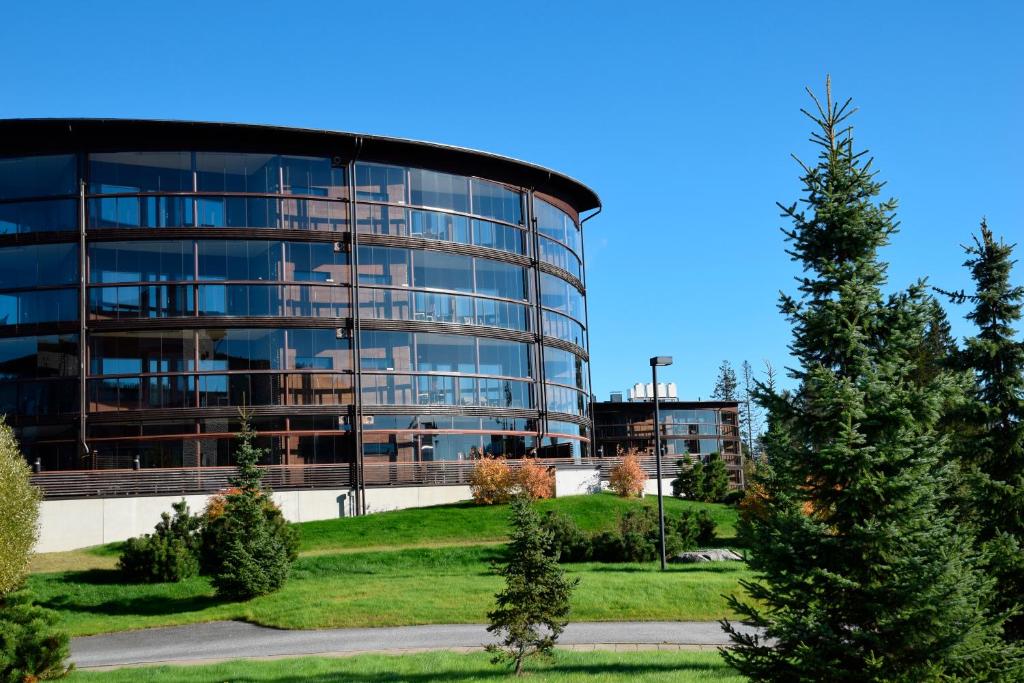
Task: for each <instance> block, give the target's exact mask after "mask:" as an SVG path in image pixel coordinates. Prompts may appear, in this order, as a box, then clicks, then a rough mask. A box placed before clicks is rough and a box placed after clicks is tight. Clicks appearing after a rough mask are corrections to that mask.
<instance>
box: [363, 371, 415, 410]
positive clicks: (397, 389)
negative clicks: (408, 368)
mask: <svg viewBox="0 0 1024 683" xmlns="http://www.w3.org/2000/svg"><path fill="white" fill-rule="evenodd" d="M413 379H414V377H413V376H411V375H394V374H386V375H371V374H367V375H363V377H362V400H363V403H365V404H367V405H380V406H386V405H415V404H416V401H415V400H414V397H415V394H416V392H415V391H414V390H413Z"/></svg>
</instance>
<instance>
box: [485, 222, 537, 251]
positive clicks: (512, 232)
mask: <svg viewBox="0 0 1024 683" xmlns="http://www.w3.org/2000/svg"><path fill="white" fill-rule="evenodd" d="M525 234H526V233H524V232H523V231H522V230H520V229H519V228H513V227H510V226H508V225H502V224H500V223H492V222H491V221H481V220H476V219H474V220H473V244H476V245H477V246H481V247H489V248H491V249H500V250H502V251H508V252H511V253H513V254H525V253H526V249H525V247H524V244H525Z"/></svg>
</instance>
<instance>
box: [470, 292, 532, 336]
mask: <svg viewBox="0 0 1024 683" xmlns="http://www.w3.org/2000/svg"><path fill="white" fill-rule="evenodd" d="M475 303H476V324H477V325H487V326H489V327H502V328H505V329H509V330H525V329H527V323H526V307H525V306H523V305H522V304H516V303H512V302H510V301H497V300H495V299H477V300H476V301H475Z"/></svg>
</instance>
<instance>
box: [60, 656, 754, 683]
mask: <svg viewBox="0 0 1024 683" xmlns="http://www.w3.org/2000/svg"><path fill="white" fill-rule="evenodd" d="M527 667H528V670H527V677H526V680H529V681H538V683H540V682H544V683H568V682H570V681H588V682H590V681H594V682H605V683H607V682H611V681H630V682H631V683H654V682H655V681H666V682H667V681H672V682H674V683H692V682H696V681H718V682H721V683H741V681H743V680H744V679H743V678H742V677H740V676H738V675H737V674H736V673H735V672H734V671H732V670H731V669H729V668H728V667H727V666H726V665H725V663H724V662H722V659H721V657H720V656H719V655H718V653H717V652H653V651H647V652H600V651H598V652H570V651H563V650H560V651H558V652H557V653H556V654H555V657H554V659H553V660H550V661H543V660H537V661H532V662H530V663H529V664H527ZM68 680H69V681H72V682H73V683H79V682H80V683H93V682H96V683H100V682H103V683H134V682H135V681H140V680H145V681H152V682H153V683H171V681H174V682H175V683H178V682H181V683H207V682H209V683H219V682H220V681H241V680H244V681H253V682H256V681H266V682H267V683H270V682H272V681H275V682H284V681H289V682H291V681H295V682H298V681H309V682H310V683H327V681H362V682H365V683H384V682H385V681H415V682H417V683H432V682H441V681H450V682H453V683H471V682H472V681H498V680H517V679H515V678H514V677H512V676H510V675H509V673H508V670H507V669H505V668H502V667H499V666H495V665H493V664H491V663H490V655H488V654H486V653H471V654H455V653H451V652H430V653H424V654H415V655H398V656H393V655H360V656H357V657H348V658H341V659H332V658H324V657H305V658H301V659H285V660H277V661H236V662H225V663H223V664H213V665H206V666H159V667H145V668H138V669H120V670H116V671H107V672H83V671H76V672H75V673H73V674H72V675H71V677H70V679H68Z"/></svg>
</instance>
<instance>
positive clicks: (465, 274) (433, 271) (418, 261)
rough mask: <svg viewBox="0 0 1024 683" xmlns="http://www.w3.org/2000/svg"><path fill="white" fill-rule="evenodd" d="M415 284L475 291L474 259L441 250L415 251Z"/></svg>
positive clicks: (413, 255) (434, 287)
mask: <svg viewBox="0 0 1024 683" xmlns="http://www.w3.org/2000/svg"><path fill="white" fill-rule="evenodd" d="M412 263H413V285H414V286H416V287H425V288H429V289H454V290H458V291H465V292H472V291H473V259H472V258H471V257H469V256H463V255H461V254H446V253H444V252H440V251H430V250H423V251H413V252H412Z"/></svg>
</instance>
